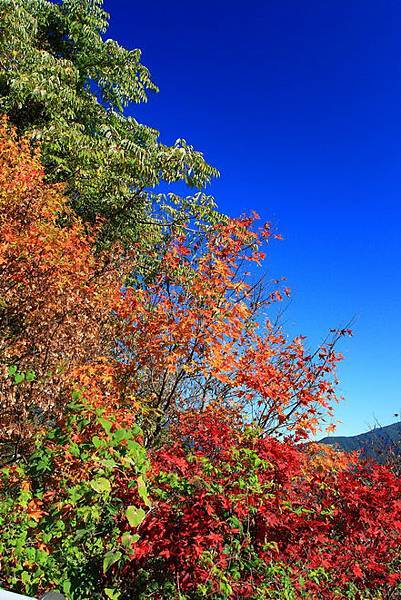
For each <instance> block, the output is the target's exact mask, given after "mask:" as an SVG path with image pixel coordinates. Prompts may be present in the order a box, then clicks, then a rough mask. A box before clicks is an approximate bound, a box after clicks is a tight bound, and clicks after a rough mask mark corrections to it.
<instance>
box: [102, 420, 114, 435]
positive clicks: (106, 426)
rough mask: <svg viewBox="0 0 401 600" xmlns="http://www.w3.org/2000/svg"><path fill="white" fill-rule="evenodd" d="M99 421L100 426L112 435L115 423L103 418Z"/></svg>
mask: <svg viewBox="0 0 401 600" xmlns="http://www.w3.org/2000/svg"><path fill="white" fill-rule="evenodd" d="M98 421H99V423H100V425H101V426H102V427H103V429H104V430H105V432H106V433H110V430H111V426H112V424H113V423H111V421H107V419H103V417H99V418H98Z"/></svg>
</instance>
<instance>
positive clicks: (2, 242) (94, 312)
mask: <svg viewBox="0 0 401 600" xmlns="http://www.w3.org/2000/svg"><path fill="white" fill-rule="evenodd" d="M61 221H63V222H64V223H63V224H61ZM91 243H92V237H91V232H88V231H87V230H85V229H84V227H83V225H82V223H81V222H80V221H79V220H78V218H77V217H76V216H75V215H73V214H72V213H71V211H69V209H68V206H67V205H66V198H65V196H64V195H63V189H62V187H61V186H56V185H49V184H47V183H46V182H45V179H44V174H43V170H42V167H41V165H40V162H39V159H38V156H37V154H36V153H33V154H32V152H31V150H30V147H29V145H28V143H27V142H26V141H25V140H18V139H17V137H16V134H15V132H14V131H13V130H11V129H10V128H9V126H8V125H7V122H6V121H5V120H3V121H1V123H0V317H1V320H0V363H1V365H2V366H1V368H2V371H3V373H2V379H1V383H0V393H1V401H0V402H1V424H2V432H3V434H7V435H9V434H11V433H12V434H14V435H21V434H22V433H23V432H25V427H26V424H27V420H29V422H30V425H32V424H33V423H34V422H35V421H36V422H41V421H42V420H43V418H44V417H47V416H49V414H53V413H54V411H55V410H57V409H58V408H60V406H62V404H63V393H64V392H65V391H66V389H67V388H68V386H69V385H70V383H71V381H72V380H73V379H74V377H75V376H76V375H74V373H75V372H76V371H77V370H78V371H79V372H80V373H81V376H83V375H82V369H83V368H88V367H89V365H91V368H95V365H96V364H99V363H100V364H102V362H104V360H105V358H104V357H106V356H107V355H108V354H109V352H110V349H111V346H112V344H113V339H114V335H113V327H112V323H111V321H110V309H111V307H112V306H113V305H114V304H115V302H116V299H117V300H118V298H119V295H120V294H119V285H118V281H119V280H121V273H120V269H119V268H118V265H117V261H116V260H115V258H116V257H115V256H113V251H112V252H111V253H109V254H108V256H107V257H105V256H95V254H94V252H93V251H92V246H91ZM115 254H116V253H115ZM10 367H11V369H12V371H11V373H12V377H10V376H8V373H9V370H10ZM101 370H102V371H103V372H104V370H105V369H104V366H102V367H101ZM27 374H28V375H27ZM16 383H18V385H16Z"/></svg>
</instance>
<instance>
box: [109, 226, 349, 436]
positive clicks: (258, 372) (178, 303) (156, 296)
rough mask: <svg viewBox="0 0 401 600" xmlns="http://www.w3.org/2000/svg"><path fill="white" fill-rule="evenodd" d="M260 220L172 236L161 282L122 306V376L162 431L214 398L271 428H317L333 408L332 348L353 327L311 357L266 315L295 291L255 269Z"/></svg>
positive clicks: (128, 295) (265, 234)
mask: <svg viewBox="0 0 401 600" xmlns="http://www.w3.org/2000/svg"><path fill="white" fill-rule="evenodd" d="M255 218H256V217H251V218H247V217H246V218H241V219H230V220H228V221H227V222H225V223H222V224H220V225H218V226H216V227H214V228H213V229H212V230H211V231H209V232H208V233H207V235H206V236H205V237H203V238H202V237H200V238H196V239H194V238H193V236H192V237H191V236H190V235H189V234H188V235H187V236H184V235H182V236H180V237H179V238H178V239H173V241H172V242H171V245H170V247H169V248H168V250H167V252H166V254H165V256H164V257H163V263H162V264H161V265H160V269H159V271H158V274H157V277H156V279H155V280H154V281H153V282H152V283H151V284H148V285H147V286H143V288H142V289H137V288H135V289H134V288H128V289H127V290H126V291H125V302H122V303H121V305H120V307H119V311H118V312H119V317H120V319H121V331H120V333H119V339H120V340H121V345H120V350H121V359H122V360H121V367H120V371H121V381H124V382H125V385H127V386H128V387H129V388H130V389H132V388H133V387H135V389H136V394H137V395H138V397H140V398H141V401H142V402H143V404H144V405H145V407H147V408H148V413H149V415H150V418H151V419H153V426H154V430H153V432H152V434H151V436H157V435H158V434H159V433H161V432H163V431H164V430H165V428H164V424H165V423H166V420H167V421H168V419H169V418H170V417H171V416H172V415H174V413H175V412H176V411H177V410H178V411H180V410H182V409H183V408H185V407H190V408H196V409H198V410H203V409H204V407H205V406H206V405H207V404H209V403H210V402H214V403H217V404H220V405H222V406H225V407H229V406H234V407H237V408H239V409H240V410H242V411H243V412H244V413H245V414H246V415H248V417H249V418H250V419H251V420H253V422H256V423H257V424H258V425H259V426H260V427H261V428H262V429H263V430H264V431H265V432H268V433H273V432H275V431H278V430H280V429H282V430H286V431H287V432H288V431H292V432H293V433H294V435H295V436H296V437H298V438H302V437H306V436H307V435H308V434H309V433H310V432H314V431H315V430H316V427H317V425H318V419H319V417H320V416H321V415H322V414H324V415H327V414H331V410H332V406H333V403H334V402H336V400H337V397H336V394H335V389H334V385H335V375H334V371H335V366H336V363H337V362H338V360H340V358H341V356H340V355H339V354H337V353H336V352H335V351H334V346H335V343H336V341H337V340H338V338H339V337H341V336H342V335H344V334H346V333H347V332H345V331H339V332H335V334H334V337H333V338H332V339H330V340H329V341H328V342H327V343H325V344H323V345H322V346H321V347H320V348H318V350H317V351H316V352H315V353H313V354H311V353H309V352H308V351H307V350H306V349H305V347H304V344H303V338H302V337H296V338H295V339H293V340H289V339H288V338H287V336H286V335H285V334H284V332H283V331H282V329H281V327H279V326H277V325H275V324H273V323H272V322H270V320H269V319H268V318H267V316H266V314H265V311H266V310H270V309H271V308H272V307H271V305H272V304H274V303H275V302H277V301H279V300H280V299H282V298H283V296H284V295H288V293H289V291H288V289H287V288H285V289H284V290H281V289H280V288H277V287H274V288H273V289H272V290H270V291H266V289H265V288H264V286H263V284H262V285H259V284H255V278H254V276H253V275H250V274H249V272H248V271H247V269H250V268H252V265H255V264H256V265H259V263H260V261H261V260H263V258H264V253H263V252H261V246H262V244H263V243H266V242H267V241H268V239H269V238H270V237H271V234H270V229H269V227H268V226H264V228H263V229H262V230H261V232H259V233H257V232H256V231H254V230H253V228H252V225H253V223H254V220H255Z"/></svg>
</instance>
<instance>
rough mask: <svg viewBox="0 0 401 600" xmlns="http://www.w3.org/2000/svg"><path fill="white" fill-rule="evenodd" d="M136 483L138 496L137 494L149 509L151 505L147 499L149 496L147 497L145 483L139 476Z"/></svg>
mask: <svg viewBox="0 0 401 600" xmlns="http://www.w3.org/2000/svg"><path fill="white" fill-rule="evenodd" d="M137 482H138V494H139V496H140V497H141V499H142V500H143V501H144V503H145V504H146V506H149V507H150V506H152V503H151V501H150V499H149V496H148V491H147V489H146V484H145V482H144V480H143V477H142V475H140V476H139V477H138V479H137Z"/></svg>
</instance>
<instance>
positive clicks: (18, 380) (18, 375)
mask: <svg viewBox="0 0 401 600" xmlns="http://www.w3.org/2000/svg"><path fill="white" fill-rule="evenodd" d="M24 379H25V373H16V374H15V375H14V382H15V383H16V384H18V383H21V382H22V381H24Z"/></svg>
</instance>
